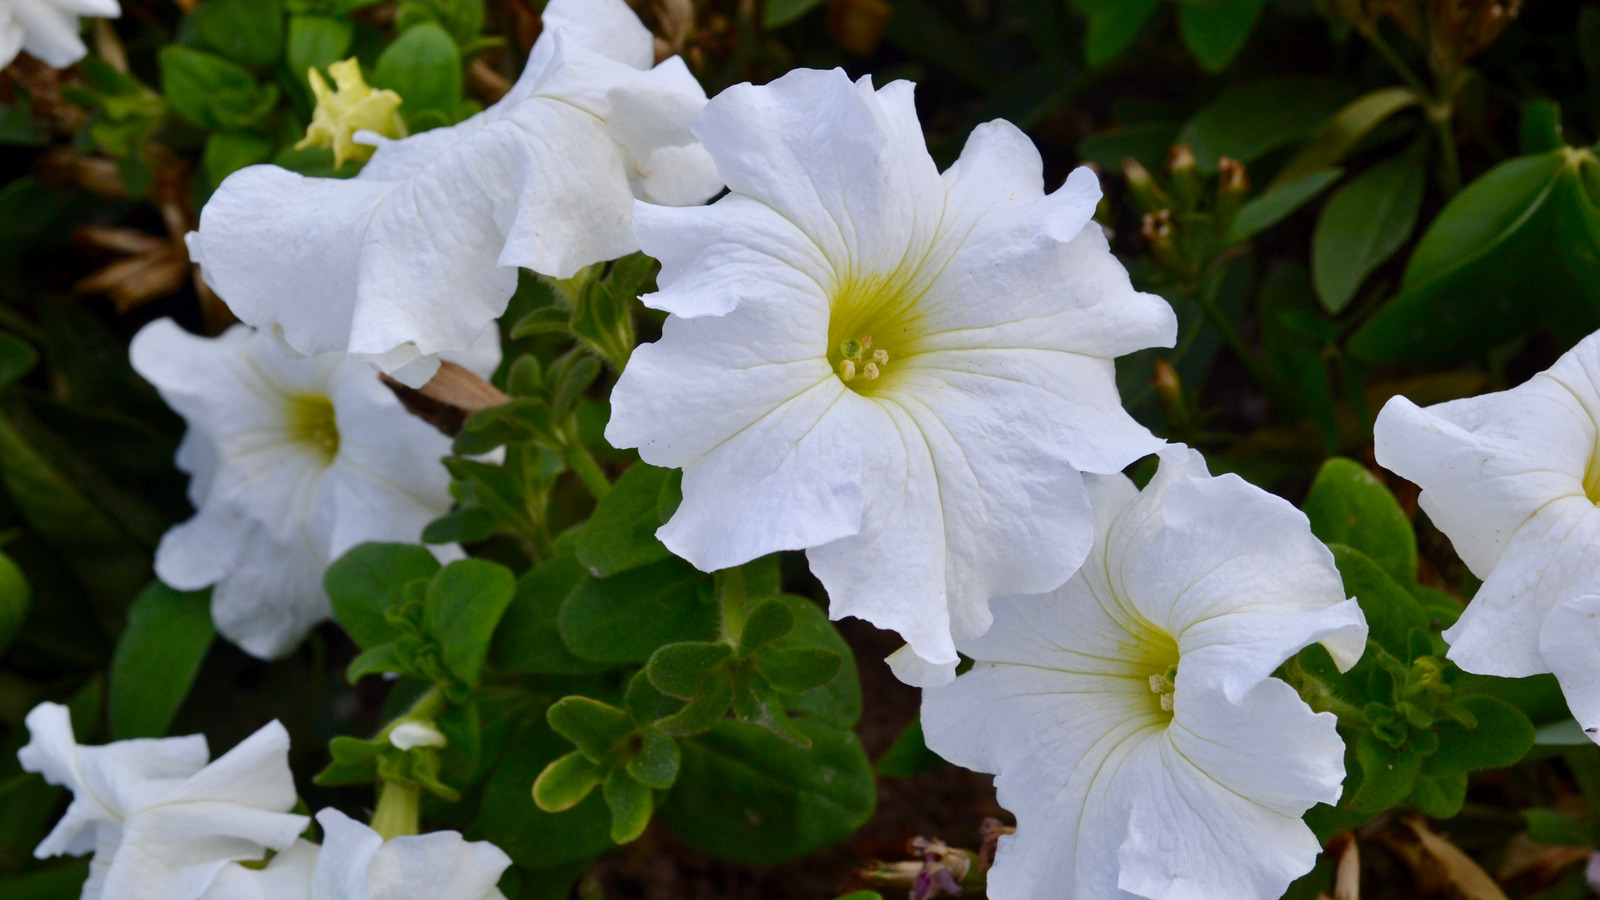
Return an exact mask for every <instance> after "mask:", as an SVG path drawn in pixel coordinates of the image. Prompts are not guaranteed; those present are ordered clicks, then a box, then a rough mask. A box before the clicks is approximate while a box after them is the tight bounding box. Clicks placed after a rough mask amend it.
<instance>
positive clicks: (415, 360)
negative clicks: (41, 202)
mask: <svg viewBox="0 0 1600 900" xmlns="http://www.w3.org/2000/svg"><path fill="white" fill-rule="evenodd" d="M544 23H545V30H544V33H543V34H542V35H541V36H540V38H539V40H538V42H537V43H536V44H535V45H534V48H533V53H532V56H530V57H529V59H528V65H527V68H526V69H524V70H523V73H522V77H521V78H520V79H518V81H517V83H516V85H515V86H513V87H512V89H511V92H510V93H509V94H507V95H506V96H505V98H503V99H502V100H501V101H500V102H499V103H496V104H495V105H494V106H492V107H490V108H489V109H487V110H485V111H484V112H482V113H480V114H478V115H476V116H473V117H472V118H470V119H468V120H466V121H465V122H462V123H461V124H459V125H455V126H453V127H450V128H438V129H434V130H432V131H427V132H423V133H421V134H417V135H413V136H411V137H408V138H404V139H402V140H398V141H388V140H384V139H383V138H380V137H378V136H377V135H373V134H371V133H370V132H362V133H361V134H362V135H365V136H366V139H367V140H369V141H370V142H374V143H376V144H377V147H378V149H377V152H376V153H375V154H374V155H373V157H372V161H371V162H369V163H367V165H366V168H364V169H362V170H361V173H360V174H359V175H358V176H357V177H355V178H352V179H349V180H338V179H328V178H306V177H303V176H300V175H297V174H295V173H293V172H289V171H286V170H284V169H281V168H278V167H276V166H252V167H249V168H246V169H241V170H240V171H238V172H235V173H234V174H233V175H230V176H229V177H228V178H227V180H226V181H224V182H223V183H222V186H221V187H220V188H218V189H217V192H216V194H214V195H213V196H212V198H211V200H210V202H209V203H207V204H206V207H205V209H204V210H203V211H202V213H201V216H200V230H199V231H198V232H195V233H192V234H191V235H190V236H189V251H190V255H191V256H192V257H193V258H194V260H195V261H196V262H198V263H200V265H201V267H202V272H203V274H204V276H205V279H206V282H207V283H208V284H210V285H211V286H212V287H213V288H214V289H216V291H217V293H218V294H219V295H220V296H221V297H222V299H223V300H224V301H226V302H227V304H228V307H229V308H230V309H232V310H233V312H234V313H235V314H236V315H238V317H239V318H240V319H242V320H243V321H245V322H247V323H249V324H251V325H255V326H258V327H260V328H264V329H273V330H276V331H279V332H281V334H282V336H283V338H284V339H285V340H286V341H287V342H288V343H289V346H291V347H293V348H294V349H295V350H297V351H299V352H301V353H307V354H310V353H324V352H329V351H334V350H339V351H348V352H349V353H350V354H352V355H353V356H356V357H358V358H362V359H367V360H371V361H373V362H376V363H377V364H378V365H380V366H381V367H382V368H383V370H384V371H385V372H388V373H390V374H392V375H393V376H394V377H395V378H397V379H399V380H401V381H403V382H405V383H406V384H408V385H411V386H412V387H416V386H419V385H421V384H423V383H424V382H426V381H427V380H428V379H429V378H430V377H432V375H433V373H434V371H435V370H436V369H437V368H438V361H437V359H436V356H437V354H439V353H442V352H448V351H457V350H462V349H464V348H466V347H467V346H468V345H470V344H471V343H472V342H473V340H475V339H476V338H477V337H478V336H479V335H480V334H481V333H482V332H483V331H484V330H485V329H487V328H489V327H490V325H491V323H493V321H494V320H495V319H496V318H497V317H498V316H499V315H500V314H501V313H503V312H505V309H506V303H507V302H508V301H509V299H510V297H511V294H512V292H513V291H514V290H515V288H516V285H517V267H518V266H522V267H526V268H529V269H532V270H534V271H535V272H539V273H541V274H544V275H549V276H552V277H556V278H568V277H571V276H572V275H573V274H575V273H576V272H577V271H578V270H579V269H581V268H583V267H584V266H587V265H590V264H593V263H597V262H601V261H604V260H608V259H615V258H617V257H619V256H625V255H627V254H628V253H631V252H633V251H635V250H637V249H638V245H637V244H636V243H635V241H634V237H633V230H632V217H633V203H634V198H635V196H638V197H643V198H645V199H648V200H651V201H653V202H657V203H667V204H682V203H701V202H703V201H705V200H706V199H707V198H709V197H710V196H711V195H712V194H714V193H716V191H717V190H719V189H720V187H721V182H720V181H719V180H718V179H717V176H716V172H715V168H714V166H713V165H712V163H711V160H710V158H709V157H708V156H706V154H705V151H704V150H703V149H701V148H700V147H699V146H698V144H696V143H695V140H694V136H693V135H692V134H690V132H689V127H688V123H689V120H690V119H691V118H692V117H693V116H694V114H695V113H696V112H697V111H699V109H700V108H701V107H702V106H704V105H705V92H704V90H703V89H701V87H700V85H699V83H698V82H696V81H695V79H694V76H693V75H691V74H690V73H689V70H688V68H687V67H686V66H685V65H684V63H683V61H682V60H681V59H679V58H677V57H674V58H672V59H669V60H667V61H666V62H664V63H662V64H660V65H658V66H655V67H654V68H651V67H650V66H651V62H652V61H653V60H654V51H653V49H652V43H651V37H650V32H649V31H648V30H646V29H645V27H644V26H643V25H642V24H641V23H640V22H639V20H638V18H637V17H636V16H635V15H634V14H633V12H632V11H631V10H629V9H628V6H627V4H626V3H624V2H623V0H551V3H550V5H549V6H548V7H547V8H546V9H545V12H544ZM403 108H404V107H402V109H403Z"/></svg>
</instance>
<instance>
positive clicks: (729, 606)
mask: <svg viewBox="0 0 1600 900" xmlns="http://www.w3.org/2000/svg"><path fill="white" fill-rule="evenodd" d="M745 593H746V591H745V583H744V569H742V568H740V567H738V566H735V567H733V568H731V569H723V570H722V571H721V572H718V573H717V604H718V606H720V607H721V612H722V639H723V640H724V641H727V642H728V643H730V644H731V643H735V642H736V641H738V640H739V636H740V635H742V634H744V621H745V617H746V616H747V615H748V614H749V612H750V611H749V609H748V608H747V604H746V602H745V601H746V598H745Z"/></svg>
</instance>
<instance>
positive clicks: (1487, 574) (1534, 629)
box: [1374, 335, 1600, 678]
mask: <svg viewBox="0 0 1600 900" xmlns="http://www.w3.org/2000/svg"><path fill="white" fill-rule="evenodd" d="M1375 435H1376V446H1375V448H1374V449H1375V451H1376V453H1377V458H1378V462H1379V463H1380V464H1381V465H1383V466H1384V467H1385V468H1388V469H1390V470H1391V471H1393V472H1395V473H1396V474H1398V475H1400V476H1401V477H1403V478H1407V479H1409V480H1411V481H1414V482H1416V483H1417V484H1418V485H1419V486H1420V487H1421V488H1422V495H1421V497H1420V498H1419V501H1418V502H1419V505H1420V506H1421V507H1422V509H1423V511H1425V512H1426V513H1427V514H1428V518H1429V519H1431V520H1432V521H1433V523H1434V524H1435V525H1437V526H1438V527H1439V530H1440V531H1443V532H1444V533H1445V534H1446V535H1447V536H1449V538H1450V541H1451V543H1452V544H1454V545H1455V549H1456V553H1458V554H1460V556H1461V560H1462V561H1463V562H1465V563H1466V564H1467V568H1469V569H1471V570H1472V573H1473V574H1474V575H1477V576H1478V577H1479V578H1481V579H1483V586H1482V587H1480V588H1479V589H1478V593H1477V596H1475V597H1474V598H1473V600H1472V602H1471V603H1470V604H1468V606H1467V609H1466V611H1465V612H1464V613H1462V615H1461V618H1460V620H1459V621H1457V622H1456V624H1455V625H1454V626H1452V627H1451V628H1450V629H1448V630H1447V631H1445V633H1444V637H1445V640H1446V641H1449V642H1450V653H1449V656H1450V659H1451V660H1453V661H1455V663H1456V664H1457V665H1459V666H1460V667H1461V668H1463V669H1465V670H1467V671H1468V672H1476V673H1479V674H1482V675H1500V676H1505V677H1510V678H1518V677H1522V676H1525V675H1536V674H1539V673H1541V672H1548V671H1550V669H1549V667H1548V666H1547V665H1546V664H1545V661H1544V660H1543V659H1542V658H1541V654H1540V651H1539V632H1540V629H1541V628H1542V627H1543V625H1544V619H1545V616H1546V614H1548V613H1549V612H1550V610H1551V609H1553V608H1554V607H1555V605H1556V604H1557V603H1559V602H1561V601H1563V600H1567V599H1570V598H1574V597H1582V596H1585V595H1588V594H1600V551H1597V550H1596V549H1595V544H1596V542H1597V541H1600V509H1597V508H1596V505H1595V504H1596V503H1597V502H1600V335H1591V336H1589V337H1588V338H1586V339H1584V340H1583V342H1582V343H1580V344H1578V346H1576V347H1574V348H1572V349H1571V350H1569V351H1567V353H1566V355H1564V356H1562V357H1561V358H1560V359H1559V360H1557V361H1556V363H1555V365H1553V366H1551V367H1550V368H1549V369H1548V370H1546V371H1544V372H1541V373H1539V374H1538V375H1535V376H1533V377H1532V378H1530V379H1529V380H1528V381H1527V382H1525V383H1523V384H1521V385H1519V386H1517V387H1515V388H1512V389H1511V390H1509V391H1501V392H1499V393H1494V394H1485V395H1483V396H1481V397H1470V398H1467V399H1465V400H1452V401H1450V402H1448V403H1440V404H1437V405H1434V406H1430V407H1428V408H1426V409H1420V408H1418V407H1417V405H1416V404H1414V403H1412V402H1411V401H1410V400H1407V399H1406V398H1404V397H1395V398H1394V399H1393V400H1390V401H1389V403H1388V404H1387V405H1386V406H1384V408H1383V411H1382V412H1381V413H1379V414H1378V421H1377V426H1376V429H1375Z"/></svg>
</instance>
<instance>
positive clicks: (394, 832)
mask: <svg viewBox="0 0 1600 900" xmlns="http://www.w3.org/2000/svg"><path fill="white" fill-rule="evenodd" d="M371 824H372V830H373V831H376V832H377V833H378V834H380V835H382V836H383V839H384V840H386V841H390V840H394V839H395V838H397V837H405V836H407V835H412V834H416V833H418V832H419V831H421V830H422V789H421V788H419V787H417V786H416V785H414V784H402V783H401V782H398V781H385V782H384V783H383V787H382V788H380V789H379V791H378V808H377V809H376V810H374V811H373V813H372V823H371Z"/></svg>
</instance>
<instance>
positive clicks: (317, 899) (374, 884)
mask: <svg viewBox="0 0 1600 900" xmlns="http://www.w3.org/2000/svg"><path fill="white" fill-rule="evenodd" d="M317 823H318V824H320V825H321V826H322V831H323V843H322V846H321V848H318V847H317V846H316V845H315V844H308V843H306V842H304V841H301V842H300V843H299V844H297V845H296V846H295V848H294V849H293V850H291V851H290V852H288V853H284V854H281V855H279V856H277V857H275V858H274V859H273V860H272V862H271V863H269V864H268V865H267V866H266V867H265V868H263V869H260V870H253V869H247V868H244V867H242V866H230V867H229V868H228V869H227V870H225V871H224V872H223V873H222V874H221V875H219V876H218V877H217V879H216V881H215V882H214V883H213V884H212V887H211V891H210V892H209V893H207V894H206V895H205V896H204V897H203V898H202V900H505V895H504V894H502V893H500V889H499V888H498V887H496V884H497V883H498V882H499V880H500V875H501V873H502V872H504V871H505V870H506V867H508V866H510V865H511V858H510V857H508V856H506V854H505V853H504V852H503V851H501V850H500V848H498V847H496V846H494V845H493V844H490V843H488V842H487V841H468V840H465V839H464V838H462V837H461V835H460V834H459V833H457V832H454V831H436V832H432V833H430V834H422V835H414V836H410V837H397V838H394V839H393V840H389V841H385V840H384V839H383V838H382V836H380V835H379V834H378V833H377V832H376V831H373V830H372V829H371V828H368V827H367V826H365V825H362V824H360V823H359V822H355V821H353V820H351V819H350V818H349V817H348V816H346V815H345V814H344V813H341V812H339V811H338V810H333V809H325V810H323V811H322V812H320V813H317Z"/></svg>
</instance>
